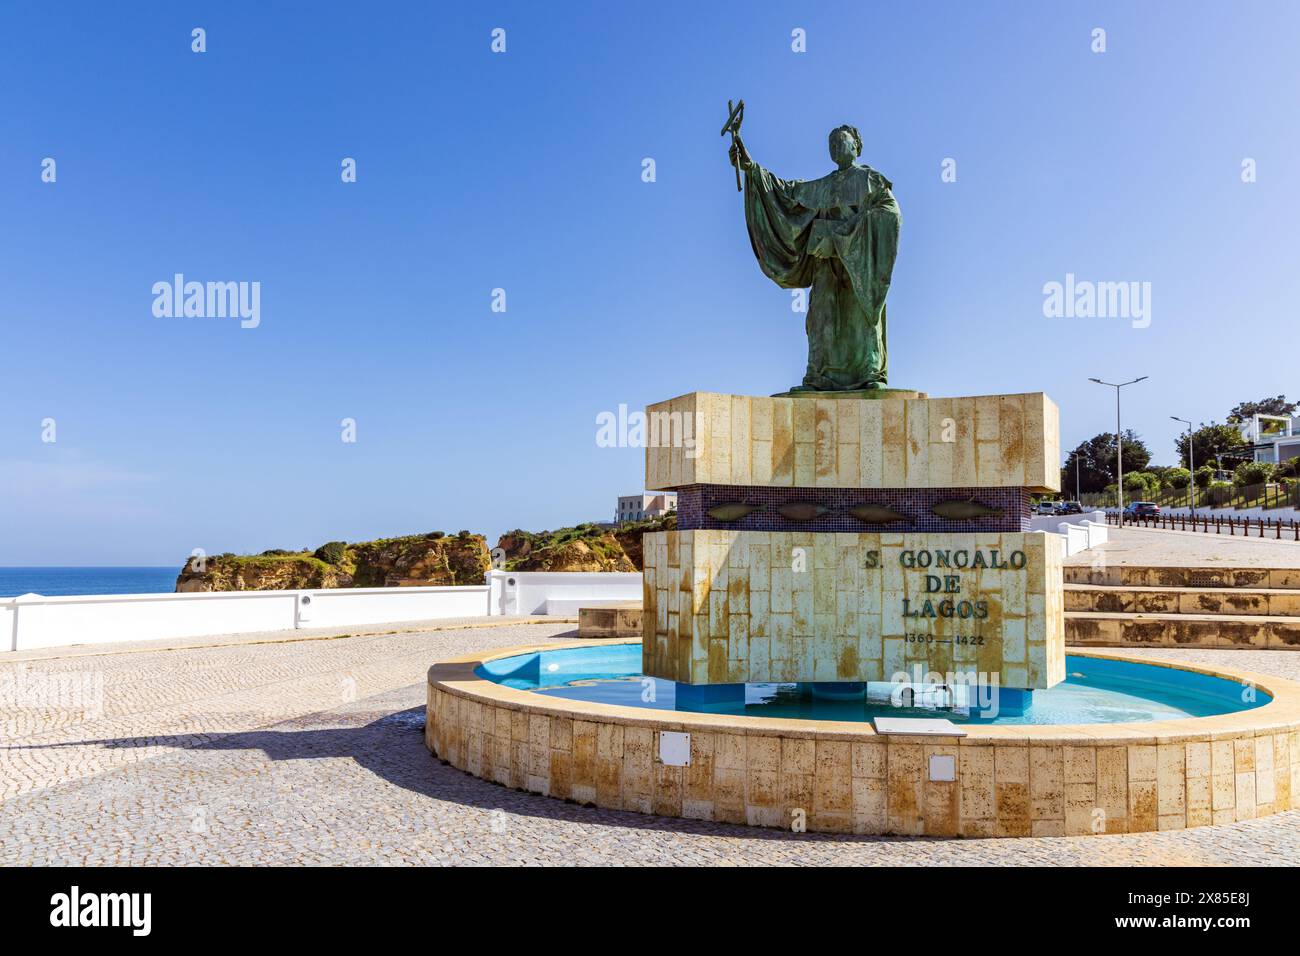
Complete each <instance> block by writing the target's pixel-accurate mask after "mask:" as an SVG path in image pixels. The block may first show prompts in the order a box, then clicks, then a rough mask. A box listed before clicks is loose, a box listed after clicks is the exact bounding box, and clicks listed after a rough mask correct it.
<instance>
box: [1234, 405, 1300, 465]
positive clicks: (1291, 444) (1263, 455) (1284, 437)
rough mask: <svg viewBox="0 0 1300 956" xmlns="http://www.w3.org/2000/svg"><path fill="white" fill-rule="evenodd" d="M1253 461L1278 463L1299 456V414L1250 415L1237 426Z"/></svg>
mask: <svg viewBox="0 0 1300 956" xmlns="http://www.w3.org/2000/svg"><path fill="white" fill-rule="evenodd" d="M1237 427H1238V428H1240V429H1241V437H1242V438H1244V439H1246V441H1248V442H1249V443H1250V445H1251V451H1252V453H1253V455H1254V458H1255V461H1268V462H1272V463H1274V464H1278V465H1280V464H1281V463H1282V462H1284V461H1290V460H1291V459H1292V458H1295V457H1297V456H1300V415H1296V416H1291V417H1288V416H1286V415H1252V416H1251V417H1250V418H1248V419H1247V420H1246V421H1244V422H1241V423H1240V424H1239V425H1238V426H1237Z"/></svg>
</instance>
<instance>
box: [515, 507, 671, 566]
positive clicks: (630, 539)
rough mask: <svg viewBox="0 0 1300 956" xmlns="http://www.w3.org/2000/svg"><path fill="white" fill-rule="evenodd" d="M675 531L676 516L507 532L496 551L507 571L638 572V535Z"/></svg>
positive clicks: (639, 540) (639, 563)
mask: <svg viewBox="0 0 1300 956" xmlns="http://www.w3.org/2000/svg"><path fill="white" fill-rule="evenodd" d="M676 527H677V516H676V515H675V514H670V515H668V516H666V517H663V518H651V519H648V520H646V521H637V522H632V523H629V524H623V525H619V526H618V527H616V528H607V527H601V526H600V525H598V524H591V523H588V524H580V525H575V526H574V527H571V528H560V529H558V530H556V531H540V532H535V531H523V530H515V531H508V532H506V533H505V534H503V535H502V536H501V539H500V540H499V541H498V542H497V547H498V548H500V549H501V550H502V551H503V552H505V570H507V571H640V570H641V569H642V559H641V535H643V534H645V533H646V532H647V531H668V530H672V529H673V528H676Z"/></svg>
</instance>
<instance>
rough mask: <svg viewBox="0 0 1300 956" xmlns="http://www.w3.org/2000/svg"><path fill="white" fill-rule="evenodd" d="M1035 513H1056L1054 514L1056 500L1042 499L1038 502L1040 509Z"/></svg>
mask: <svg viewBox="0 0 1300 956" xmlns="http://www.w3.org/2000/svg"><path fill="white" fill-rule="evenodd" d="M1035 513H1036V514H1040V515H1054V514H1056V502H1054V501H1040V502H1039V503H1038V509H1037V511H1036V512H1035Z"/></svg>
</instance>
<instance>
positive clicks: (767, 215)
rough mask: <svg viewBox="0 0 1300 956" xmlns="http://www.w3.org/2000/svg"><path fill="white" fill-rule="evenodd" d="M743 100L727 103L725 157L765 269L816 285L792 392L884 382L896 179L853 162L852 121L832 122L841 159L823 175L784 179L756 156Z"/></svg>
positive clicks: (856, 146)
mask: <svg viewBox="0 0 1300 956" xmlns="http://www.w3.org/2000/svg"><path fill="white" fill-rule="evenodd" d="M744 105H745V104H744V101H743V100H742V101H740V103H739V104H738V105H737V106H736V107H734V108H731V106H730V104H728V107H729V108H730V113H731V115H730V117H729V118H728V120H727V125H726V126H724V127H723V130H722V131H723V133H724V134H725V133H728V132H730V133H731V134H732V145H731V151H730V155H731V161H732V163H733V164H734V165H735V166H736V169H737V171H738V173H739V172H740V171H743V172H744V173H745V225H746V227H747V228H748V230H749V240H750V243H751V245H752V246H753V247H754V255H755V256H756V257H757V258H758V264H759V266H760V268H762V270H763V274H764V275H766V276H767V277H768V278H769V279H771V280H772V281H773V282H775V283H776V284H777V285H779V286H781V287H782V288H784V289H801V288H808V287H809V286H811V287H812V292H811V294H810V295H809V301H808V318H807V322H806V328H807V332H808V370H807V372H806V374H805V375H804V378H803V384H801V385H797V386H795V387H794V388H793V389H791V392H792V393H794V392H844V391H857V390H862V389H881V388H883V387H884V386H885V384H886V383H887V381H888V378H889V360H888V356H889V352H888V348H887V346H886V344H885V296H886V295H887V294H888V293H889V280H890V276H891V275H892V273H893V271H894V257H895V256H896V254H897V252H898V229H899V225H900V224H901V222H902V216H901V214H900V213H899V210H898V203H897V202H896V201H895V200H894V194H893V192H892V191H891V189H892V187H893V183H891V182H890V181H889V180H888V179H886V178H885V177H884V176H882V175H881V174H880V173H878V172H876V171H875V170H874V169H872V168H871V167H869V166H864V165H861V164H858V163H855V162H854V160H855V159H857V158H858V156H860V155H861V154H862V137H861V136H860V135H859V134H858V131H857V129H856V128H855V127H852V126H839V127H837V128H835V129H833V130H831V135H830V152H831V159H833V160H834V161H835V165H836V166H837V167H838V168H837V169H836V170H835V171H834V172H832V173H831V174H830V175H828V176H823V177H822V178H821V179H813V180H809V181H804V180H793V181H789V180H784V179H779V178H777V177H776V176H773V175H772V174H771V173H770V172H768V171H767V170H766V169H764V168H763V167H761V166H759V165H758V164H757V163H755V162H754V161H753V160H752V159H751V158H750V156H749V151H748V150H747V149H746V148H745V143H744V140H742V139H741V137H740V120H741V118H742V117H743V116H744Z"/></svg>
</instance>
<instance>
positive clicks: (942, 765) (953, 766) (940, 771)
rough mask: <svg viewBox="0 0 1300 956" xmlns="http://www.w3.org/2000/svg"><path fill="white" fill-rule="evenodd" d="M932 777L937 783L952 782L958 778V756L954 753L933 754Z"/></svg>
mask: <svg viewBox="0 0 1300 956" xmlns="http://www.w3.org/2000/svg"><path fill="white" fill-rule="evenodd" d="M930 779H931V780H932V781H933V782H935V783H952V782H953V781H954V780H956V779H957V758H956V757H954V756H953V755H952V754H931V755H930Z"/></svg>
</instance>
